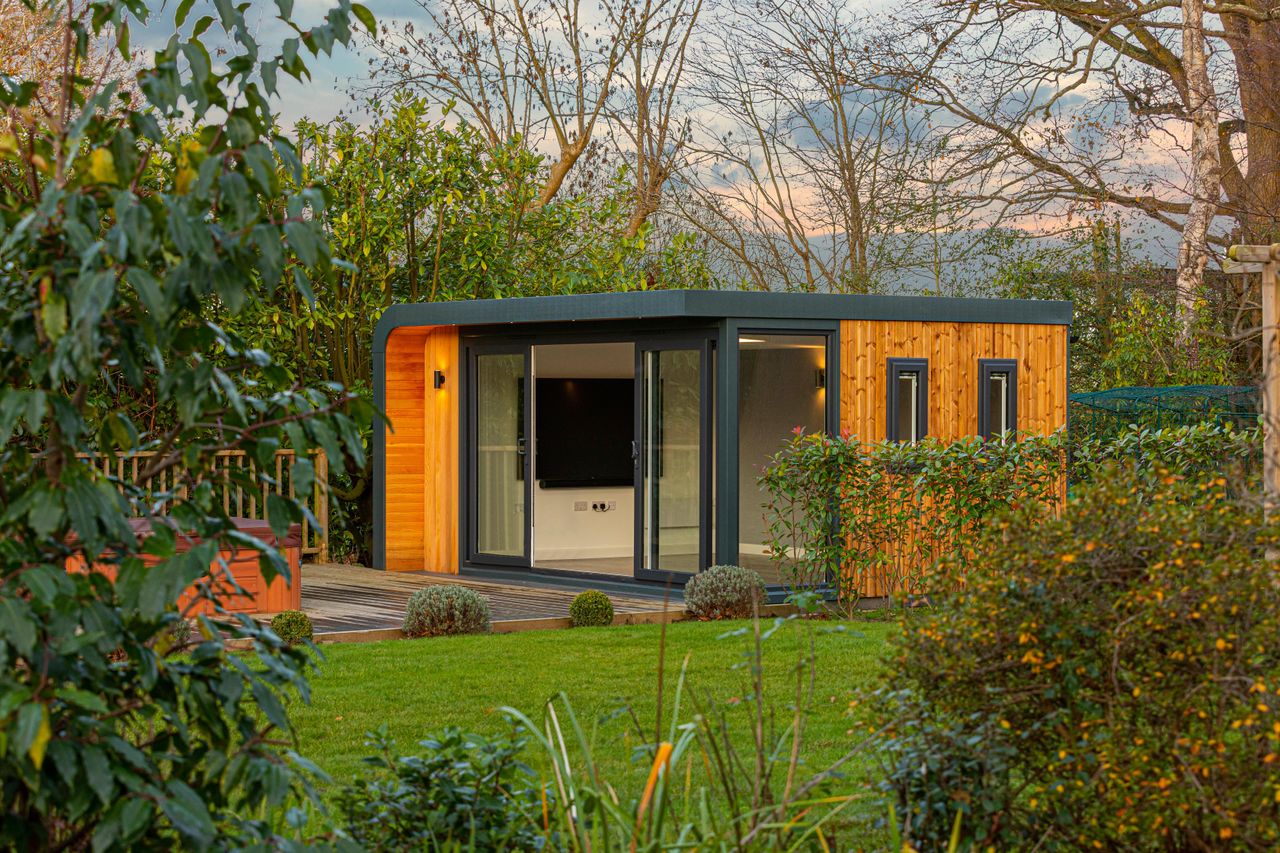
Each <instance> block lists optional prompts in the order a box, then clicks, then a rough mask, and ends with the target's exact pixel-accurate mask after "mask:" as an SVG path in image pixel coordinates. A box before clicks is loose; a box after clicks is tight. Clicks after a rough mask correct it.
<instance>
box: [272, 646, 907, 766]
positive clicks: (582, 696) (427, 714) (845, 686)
mask: <svg viewBox="0 0 1280 853" xmlns="http://www.w3.org/2000/svg"><path fill="white" fill-rule="evenodd" d="M765 625H766V627H767V625H768V623H765ZM740 629H745V630H744V631H743V632H742V634H741V635H739V636H729V637H725V636H724V635H725V634H726V633H729V632H733V631H735V630H740ZM894 630H896V626H894V625H892V624H886V623H869V622H856V623H832V622H817V623H815V622H807V623H802V622H792V623H789V624H786V625H783V626H782V628H781V630H779V631H777V632H776V633H775V634H774V635H773V636H772V637H771V638H770V639H769V640H767V642H766V643H765V646H764V666H765V682H766V685H767V688H766V689H767V696H768V699H769V703H770V704H771V705H772V706H773V707H774V708H776V709H777V711H778V713H779V716H780V717H785V716H786V715H787V714H788V713H789V708H790V706H791V705H792V704H793V702H794V696H795V690H796V667H797V663H798V661H799V660H800V659H801V658H802V657H803V655H804V654H806V652H807V650H808V648H809V643H810V641H811V640H812V642H813V643H814V648H815V653H816V661H817V666H816V677H815V688H814V695H813V702H812V711H811V715H810V717H809V721H808V727H807V733H806V737H805V741H804V753H805V755H804V759H805V762H806V764H807V766H808V768H809V769H810V770H814V771H816V770H818V769H821V768H824V767H826V766H827V765H829V764H830V763H831V762H832V761H834V760H835V759H836V758H838V757H840V756H841V755H843V754H844V753H845V752H846V751H847V750H848V749H849V748H850V746H851V745H852V744H853V743H854V742H855V741H856V740H857V739H858V738H859V737H860V734H861V733H860V732H854V731H852V730H853V727H854V724H855V723H854V720H853V719H851V718H850V716H849V714H848V711H849V701H850V699H851V698H852V696H853V694H854V691H855V690H856V689H858V688H860V687H865V686H868V685H869V684H871V682H872V681H873V679H874V677H875V675H876V674H877V672H878V671H879V669H880V666H881V664H880V658H881V654H882V650H883V647H884V641H885V638H886V637H887V636H888V635H889V634H890V633H891V632H892V631H894ZM659 638H660V628H659V626H656V625H642V626H627V627H621V626H620V627H609V628H576V629H572V630H567V631H564V630H562V631H537V632H528V633H521V634H502V635H485V636H467V637H447V638H436V639H424V640H400V641H390V642H383V643H368V644H344V645H333V646H326V647H324V656H325V659H324V660H323V661H321V662H320V663H319V672H318V673H317V674H314V675H313V677H312V679H311V682H312V689H313V697H312V704H311V705H310V706H307V707H298V708H295V709H293V711H292V713H291V717H292V719H293V721H294V723H295V725H296V727H297V733H298V738H299V748H300V749H299V751H300V752H301V753H302V754H303V755H305V756H307V757H308V758H310V759H312V760H313V761H315V762H317V763H318V764H319V765H320V767H321V768H323V769H324V770H325V771H326V772H328V773H329V775H330V776H332V777H333V779H334V783H333V784H335V785H338V784H342V783H343V782H345V781H346V780H349V779H351V778H352V776H353V775H355V774H358V773H360V772H362V769H363V768H362V765H361V758H362V757H363V756H364V755H366V754H368V750H367V749H366V748H365V747H364V740H365V733H366V732H368V731H370V730H372V729H375V728H377V727H378V726H379V725H381V724H383V723H386V724H387V726H388V729H389V730H390V732H391V735H392V736H393V737H394V738H395V740H396V741H397V744H398V746H399V748H400V750H401V751H402V752H405V753H412V752H414V751H416V750H417V743H418V741H419V740H421V739H422V738H423V737H424V736H426V735H427V734H428V733H430V732H433V731H436V730H439V729H441V728H443V727H444V726H447V725H454V726H459V727H461V728H462V729H464V730H467V731H473V732H477V733H480V734H485V735H495V734H505V733H508V732H509V731H510V729H509V727H508V725H507V723H506V722H505V720H504V719H503V717H502V715H501V714H500V713H499V711H498V709H499V708H501V707H502V706H504V705H509V706H512V707H515V708H517V709H519V710H521V711H523V712H524V713H526V714H527V715H529V716H530V717H531V718H532V719H534V720H535V721H537V720H541V718H542V706H543V705H544V703H545V702H546V701H547V700H548V699H549V698H551V697H552V696H554V695H555V694H556V693H557V692H558V691H564V692H565V693H566V694H567V695H568V697H569V700H570V701H571V702H572V704H573V707H574V710H575V711H576V713H577V715H578V718H579V720H580V721H581V722H582V723H583V725H584V726H588V727H589V726H591V724H593V723H595V722H597V721H601V722H600V727H599V729H598V731H597V736H596V744H597V745H596V750H595V752H596V757H597V760H598V761H599V762H600V764H601V768H602V770H603V772H604V776H605V778H608V779H611V780H615V784H617V782H618V781H622V780H623V779H624V777H627V778H630V779H632V780H634V779H635V778H637V777H638V779H639V781H640V783H643V781H644V774H645V773H646V772H647V769H648V768H647V765H644V766H641V765H639V764H637V763H634V762H633V761H632V760H631V755H632V750H631V748H630V747H631V746H632V745H634V744H635V738H634V736H633V735H629V734H628V721H627V720H626V719H624V718H622V717H620V716H617V715H615V714H614V712H615V711H617V710H618V709H619V708H620V707H621V706H622V705H623V704H624V703H629V704H630V705H631V706H632V707H633V708H634V710H635V713H636V714H637V715H638V718H639V720H640V721H641V723H642V724H643V725H644V727H645V729H646V730H647V731H650V732H651V731H652V730H653V726H654V723H655V711H656V705H657V700H656V697H657V668H658V656H659V655H658V652H659ZM751 642H752V639H751V636H750V623H747V622H714V623H706V622H682V623H676V624H674V625H670V626H668V627H667V652H666V658H665V679H666V685H667V689H666V691H665V697H664V698H665V703H664V704H665V705H666V708H665V709H664V723H663V730H664V732H665V731H666V730H667V726H668V725H669V722H670V716H669V715H670V713H671V710H670V705H671V702H672V694H673V692H674V685H675V683H676V680H677V678H678V677H679V672H680V667H681V665H682V663H683V662H684V660H685V657H686V655H687V656H688V657H689V668H688V672H689V677H688V687H689V689H692V690H694V691H697V693H698V694H699V695H701V696H710V697H712V698H715V699H717V700H721V701H732V700H734V699H736V698H740V697H744V696H747V695H748V693H749V671H748V670H747V668H746V667H744V666H741V664H742V663H743V662H744V661H745V660H746V657H745V655H746V653H747V652H748V651H749V648H750V645H751ZM689 713H690V709H689V706H688V705H687V704H686V706H685V710H684V711H683V713H682V716H685V717H686V718H687V715H688V714H689ZM738 719H739V720H740V721H741V733H742V734H743V735H744V737H745V735H746V732H747V715H746V710H745V709H744V713H743V714H742V715H741V717H739V718H738ZM536 758H537V756H533V760H534V763H535V764H536ZM623 784H624V785H625V784H626V783H625V782H624V783H623Z"/></svg>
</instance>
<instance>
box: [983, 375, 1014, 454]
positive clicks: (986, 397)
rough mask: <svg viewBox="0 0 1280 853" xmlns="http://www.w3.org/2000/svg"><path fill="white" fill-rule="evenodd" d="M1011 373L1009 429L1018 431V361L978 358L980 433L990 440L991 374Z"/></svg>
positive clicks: (1006, 391)
mask: <svg viewBox="0 0 1280 853" xmlns="http://www.w3.org/2000/svg"><path fill="white" fill-rule="evenodd" d="M993 373H1007V374H1009V383H1008V385H1007V386H1006V390H1005V393H1006V395H1007V397H1006V399H1005V404H1006V405H1007V406H1008V407H1009V431H1010V432H1012V433H1014V434H1017V432H1018V361H1017V359H1013V358H980V359H978V435H980V436H982V437H983V438H984V439H986V440H988V441H990V440H991V439H992V438H993V437H994V436H992V429H991V374H993Z"/></svg>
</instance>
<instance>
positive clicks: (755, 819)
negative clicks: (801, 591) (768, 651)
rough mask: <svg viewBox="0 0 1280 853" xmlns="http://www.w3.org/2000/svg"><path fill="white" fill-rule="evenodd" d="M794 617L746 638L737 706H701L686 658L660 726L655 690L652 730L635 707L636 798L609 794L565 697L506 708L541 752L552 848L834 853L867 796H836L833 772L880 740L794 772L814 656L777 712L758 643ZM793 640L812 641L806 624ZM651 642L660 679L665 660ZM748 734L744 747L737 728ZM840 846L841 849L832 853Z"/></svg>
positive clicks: (600, 852)
mask: <svg viewBox="0 0 1280 853" xmlns="http://www.w3.org/2000/svg"><path fill="white" fill-rule="evenodd" d="M795 618H796V617H789V618H787V619H775V620H773V622H772V625H769V626H768V627H765V626H762V624H761V622H760V620H759V619H758V618H757V619H756V620H754V621H753V623H752V626H751V627H750V628H745V629H740V630H738V631H734V632H730V633H728V634H726V635H725V637H729V636H733V635H744V634H746V633H747V632H750V634H751V637H752V643H751V645H750V649H749V651H748V652H747V653H746V655H745V659H744V661H743V663H742V664H740V666H742V667H745V668H747V669H748V671H749V679H748V682H747V683H748V684H749V688H748V691H747V695H746V696H745V697H743V698H741V699H740V700H737V701H723V700H716V699H714V698H712V696H711V694H710V693H709V692H706V693H704V694H703V695H702V696H701V697H700V696H699V695H698V691H696V690H695V689H693V686H692V685H691V684H690V680H689V675H688V669H689V659H688V658H687V657H686V659H685V660H684V662H683V665H682V666H681V669H680V676H679V678H678V679H677V681H676V684H675V685H674V691H675V695H674V697H673V703H672V713H671V717H670V720H669V721H668V722H666V724H665V725H664V722H663V720H662V717H661V713H662V712H661V709H662V707H663V698H664V697H663V696H662V693H663V691H664V689H665V688H664V685H663V684H662V681H661V679H659V682H658V685H657V690H658V693H659V695H658V702H657V707H658V709H659V710H658V712H657V717H656V719H655V721H654V724H653V725H652V727H650V726H649V725H647V724H645V723H644V722H643V721H642V720H641V719H640V718H639V716H638V715H637V714H636V713H635V710H634V708H631V707H626V708H624V709H623V713H624V714H626V715H628V716H629V717H630V724H631V727H632V728H633V729H634V735H635V737H636V739H637V741H638V743H639V746H638V747H637V751H638V754H639V757H640V758H641V760H644V761H647V762H648V763H649V773H648V775H647V777H646V779H645V784H644V787H643V788H641V789H632V788H631V787H630V786H632V785H634V782H632V781H631V779H630V778H629V779H628V780H626V781H618V782H617V783H616V784H615V782H614V780H611V779H609V778H607V777H606V776H605V774H604V773H603V772H602V771H601V767H600V764H599V763H598V762H597V760H596V750H597V748H598V745H597V742H596V734H597V728H598V727H597V726H596V725H592V726H590V727H588V726H585V725H584V724H583V723H582V721H581V720H580V719H579V716H578V715H577V714H576V713H575V711H574V709H573V706H572V704H571V703H570V701H569V699H568V697H567V696H565V695H564V694H563V693H560V694H557V695H556V696H555V697H553V698H552V699H551V700H550V701H549V702H548V703H547V704H546V705H545V706H544V707H543V712H542V716H541V719H540V720H534V719H532V718H531V717H529V716H528V715H526V714H524V713H522V712H521V711H519V710H518V709H515V708H509V707H508V708H503V709H502V711H503V713H505V714H506V715H507V716H508V717H510V718H511V719H512V720H513V721H514V722H515V723H516V724H517V726H518V727H519V728H521V729H523V731H524V733H525V734H526V735H527V736H528V737H529V738H530V740H531V741H532V743H533V744H535V746H534V748H541V749H542V750H543V751H544V752H545V757H546V759H547V761H546V765H547V766H548V767H549V768H550V770H549V771H548V778H546V779H544V780H543V781H544V783H545V788H544V790H546V791H547V794H546V796H545V798H544V802H543V810H542V812H543V813H542V816H541V819H542V823H543V826H542V829H543V831H544V832H545V833H546V837H547V839H548V842H549V843H550V845H551V846H553V847H556V848H559V849H562V850H566V851H580V853H605V851H619V853H621V852H622V851H627V853H639V851H659V850H661V851H673V850H698V851H718V850H735V851H750V850H771V851H772V850H782V851H792V850H822V851H829V850H832V849H837V847H836V846H835V843H834V841H833V838H834V835H835V832H836V829H837V827H838V826H839V825H840V824H842V823H847V821H848V813H849V811H850V809H851V807H852V806H853V805H854V804H855V803H856V802H858V801H859V800H861V799H863V798H866V797H869V796H870V795H869V794H867V793H865V792H855V791H853V790H850V787H851V786H852V783H851V782H847V783H846V784H845V785H844V786H842V785H841V782H842V781H844V777H843V775H842V773H841V768H842V767H844V766H845V765H846V764H848V763H849V762H851V761H852V760H854V759H855V758H857V757H858V756H860V755H863V754H865V753H866V752H867V751H868V748H869V746H870V745H871V744H872V743H873V742H874V740H875V739H876V736H877V734H878V733H873V734H871V735H869V736H868V737H866V738H865V739H863V740H862V741H860V742H858V743H856V744H854V745H853V746H852V747H851V748H850V749H849V750H848V751H847V752H845V753H844V754H843V755H842V756H841V757H840V758H839V759H837V760H836V761H835V762H833V763H832V764H831V765H830V766H828V767H824V768H821V769H818V770H816V771H815V770H810V769H809V768H807V767H806V766H805V763H804V761H803V757H802V756H803V743H804V735H805V722H806V719H807V716H808V712H809V708H810V707H811V706H812V703H813V699H814V672H815V665H816V661H815V654H814V648H813V635H812V633H810V635H809V642H808V646H807V649H806V650H805V651H804V652H803V653H802V654H801V656H800V657H799V659H798V660H797V662H796V665H795V668H794V677H795V688H794V695H793V701H792V704H791V706H790V707H789V708H787V709H785V710H784V711H782V712H781V713H778V712H777V711H776V709H774V708H773V707H771V706H770V705H769V704H768V703H767V702H766V699H765V684H764V667H763V660H764V652H765V644H766V642H767V640H768V639H769V638H770V637H771V636H773V635H774V634H775V633H776V632H777V631H778V630H779V629H780V628H782V626H783V625H784V624H787V623H790V622H792V621H793V620H794V619H795ZM802 630H807V631H809V632H812V631H815V630H821V629H819V628H815V627H814V626H813V623H804V626H803V628H802ZM665 646H666V644H665V637H664V638H663V642H662V643H660V649H661V651H660V652H659V673H661V672H662V665H663V660H662V656H663V655H665ZM743 722H745V723H746V726H745V728H746V731H747V732H748V734H747V735H746V736H745V737H743V736H742V735H741V734H740V733H741V732H742V730H743V728H744V727H743V725H742V723H743ZM841 846H843V845H841Z"/></svg>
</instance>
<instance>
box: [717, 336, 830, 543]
mask: <svg viewBox="0 0 1280 853" xmlns="http://www.w3.org/2000/svg"><path fill="white" fill-rule="evenodd" d="M754 337H757V338H765V339H766V340H767V343H762V344H741V345H740V346H741V350H740V360H739V363H738V364H739V367H738V383H739V384H738V388H739V396H738V501H739V505H738V540H739V541H738V551H739V553H741V554H749V555H755V556H759V555H763V554H765V553H767V549H766V548H765V547H764V544H763V543H764V541H765V539H766V538H767V529H766V527H767V525H766V524H765V518H764V506H763V505H764V502H765V500H766V499H767V496H766V494H765V492H764V490H763V489H762V488H761V487H760V484H759V478H760V474H761V473H762V472H763V470H764V466H765V464H767V463H768V461H769V459H770V457H772V456H773V454H774V453H776V452H777V451H778V450H780V449H781V448H782V446H783V445H784V444H785V443H786V441H787V440H788V439H789V438H791V434H792V430H794V429H795V428H796V427H797V426H798V427H802V428H803V429H804V431H805V432H817V431H820V430H822V429H823V427H824V426H825V422H826V391H825V389H821V388H818V387H816V383H815V380H816V375H815V372H816V371H817V370H818V369H820V368H825V366H826V352H825V350H824V349H822V348H821V347H820V346H815V344H814V341H820V340H821V339H820V338H805V337H803V336H798V335H797V336H794V337H793V336H783V335H756V336H754Z"/></svg>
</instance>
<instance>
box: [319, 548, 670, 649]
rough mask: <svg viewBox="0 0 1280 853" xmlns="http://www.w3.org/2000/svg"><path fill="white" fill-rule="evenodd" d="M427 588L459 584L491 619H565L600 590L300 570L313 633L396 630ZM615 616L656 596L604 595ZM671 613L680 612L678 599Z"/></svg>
mask: <svg viewBox="0 0 1280 853" xmlns="http://www.w3.org/2000/svg"><path fill="white" fill-rule="evenodd" d="M432 584H459V585H461V586H465V587H470V588H471V589H474V590H476V591H477V592H479V593H481V594H482V595H484V596H485V597H486V598H488V599H489V607H490V609H491V610H492V613H493V619H494V621H495V622H497V621H500V620H502V621H505V620H514V619H546V618H557V617H560V618H562V617H566V616H568V615H569V602H571V601H573V597H574V596H575V595H577V594H578V593H579V592H581V591H582V590H584V589H591V588H600V587H601V584H598V583H593V582H592V581H589V580H585V579H584V580H572V581H570V580H561V579H559V578H555V579H546V578H538V577H530V579H529V580H528V581H527V582H525V581H521V582H518V583H516V582H505V581H504V582H496V581H488V580H484V579H476V578H474V577H470V576H458V575H443V574H433V573H429V572H382V571H378V570H376V569H369V568H365V567H364V566H349V565H344V564H340V563H309V564H306V565H304V566H303V567H302V609H303V611H305V612H306V613H307V615H309V616H310V617H311V621H312V624H313V625H314V626H315V630H316V633H317V634H324V633H332V632H339V631H377V630H384V629H393V628H399V627H400V626H401V625H402V624H403V622H404V609H405V604H406V603H407V602H408V600H409V596H410V595H412V594H413V592H414V591H415V590H418V589H422V588H423V587H425V586H430V585H432ZM605 591H606V592H608V595H609V598H610V600H612V601H613V608H614V612H615V613H619V614H626V613H651V612H653V611H658V610H662V609H663V599H662V597H661V595H660V594H658V595H654V594H653V593H652V591H650V592H649V594H636V595H634V596H628V595H625V594H624V595H619V594H618V593H617V591H616V590H614V589H607V590H605ZM671 608H672V609H675V610H683V609H684V604H683V602H682V600H681V599H680V597H679V595H678V594H676V595H673V596H672V602H671Z"/></svg>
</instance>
